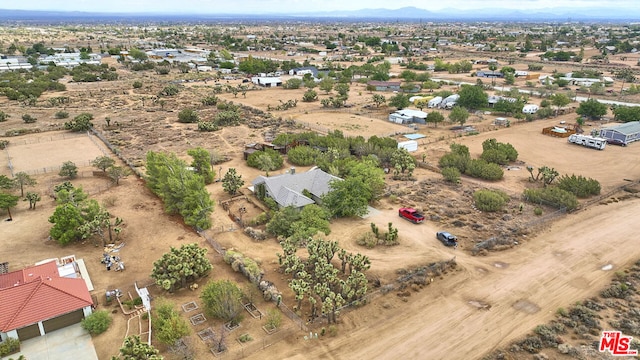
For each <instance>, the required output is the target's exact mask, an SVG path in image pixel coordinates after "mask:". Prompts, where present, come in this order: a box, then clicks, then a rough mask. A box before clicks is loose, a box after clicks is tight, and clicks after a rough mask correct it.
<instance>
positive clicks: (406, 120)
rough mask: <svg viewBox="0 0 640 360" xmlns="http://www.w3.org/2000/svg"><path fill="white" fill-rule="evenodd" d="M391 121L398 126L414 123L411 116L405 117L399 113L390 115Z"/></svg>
mask: <svg viewBox="0 0 640 360" xmlns="http://www.w3.org/2000/svg"><path fill="white" fill-rule="evenodd" d="M389 121H391V122H393V123H396V124H410V123H411V122H412V118H411V116H408V115H404V114H402V113H399V112H394V113H391V114H389Z"/></svg>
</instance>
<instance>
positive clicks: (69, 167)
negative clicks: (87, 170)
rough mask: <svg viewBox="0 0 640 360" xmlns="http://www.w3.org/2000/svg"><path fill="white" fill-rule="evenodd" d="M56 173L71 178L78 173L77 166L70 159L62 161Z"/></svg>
mask: <svg viewBox="0 0 640 360" xmlns="http://www.w3.org/2000/svg"><path fill="white" fill-rule="evenodd" d="M58 175H60V176H62V177H66V178H69V179H73V178H75V177H76V176H77V175H78V167H77V166H76V164H74V163H73V162H72V161H65V162H64V163H62V167H60V172H59V173H58Z"/></svg>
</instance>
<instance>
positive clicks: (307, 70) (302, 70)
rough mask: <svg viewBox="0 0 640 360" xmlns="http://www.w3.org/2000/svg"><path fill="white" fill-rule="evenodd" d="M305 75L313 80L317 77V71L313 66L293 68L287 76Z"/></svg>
mask: <svg viewBox="0 0 640 360" xmlns="http://www.w3.org/2000/svg"><path fill="white" fill-rule="evenodd" d="M306 74H311V76H313V77H314V78H317V77H318V69H317V68H316V67H315V66H305V67H299V68H293V69H291V70H289V75H292V76H295V75H297V76H304V75H306Z"/></svg>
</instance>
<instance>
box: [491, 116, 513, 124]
mask: <svg viewBox="0 0 640 360" xmlns="http://www.w3.org/2000/svg"><path fill="white" fill-rule="evenodd" d="M508 124H509V119H507V118H503V117H499V118H496V119H495V120H494V121H493V125H496V126H507V125H508Z"/></svg>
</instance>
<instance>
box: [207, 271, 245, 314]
mask: <svg viewBox="0 0 640 360" xmlns="http://www.w3.org/2000/svg"><path fill="white" fill-rule="evenodd" d="M242 296H243V294H242V290H240V288H239V287H238V285H237V284H236V283H235V282H232V281H229V280H219V281H211V282H209V283H208V284H207V285H206V286H205V288H204V289H203V290H202V294H201V295H200V299H201V300H202V302H203V304H204V309H205V312H206V314H207V315H209V316H212V317H215V318H218V319H222V320H224V321H228V322H231V323H232V324H239V323H240V321H241V320H242V311H244V307H243V306H242V302H241V300H242Z"/></svg>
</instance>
